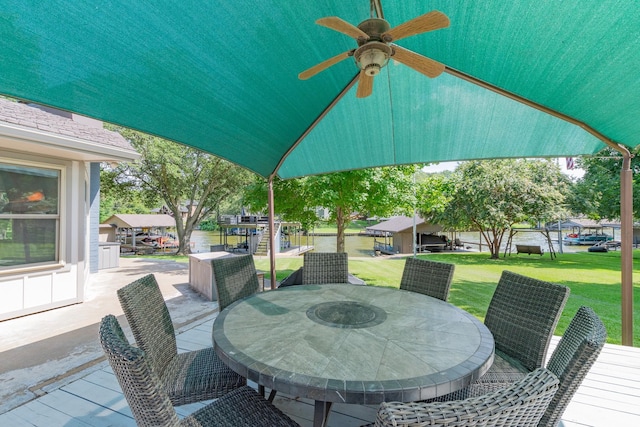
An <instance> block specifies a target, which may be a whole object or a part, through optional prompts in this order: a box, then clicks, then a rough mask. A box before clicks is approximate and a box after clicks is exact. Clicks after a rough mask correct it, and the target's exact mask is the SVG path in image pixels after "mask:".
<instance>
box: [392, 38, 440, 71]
mask: <svg viewBox="0 0 640 427" xmlns="http://www.w3.org/2000/svg"><path fill="white" fill-rule="evenodd" d="M393 50H394V54H393V56H391V58H393V59H395V60H396V61H398V62H402V63H403V64H404V65H406V66H408V67H411V68H413V69H414V70H416V71H418V72H420V73H422V74H424V75H425V76H427V77H431V78H433V77H438V76H439V75H440V74H442V72H443V71H444V69H445V66H444V64H441V63H439V62H438V61H434V60H433V59H431V58H427V57H426V56H422V55H419V54H417V53H415V52H411V51H410V50H407V49H405V48H403V47H400V46H396V45H394V46H393Z"/></svg>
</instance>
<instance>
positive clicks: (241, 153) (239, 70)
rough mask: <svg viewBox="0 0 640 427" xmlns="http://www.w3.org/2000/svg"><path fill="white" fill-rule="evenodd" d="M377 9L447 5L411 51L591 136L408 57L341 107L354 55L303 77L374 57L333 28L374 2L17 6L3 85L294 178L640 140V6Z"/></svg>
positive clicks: (400, 16)
mask: <svg viewBox="0 0 640 427" xmlns="http://www.w3.org/2000/svg"><path fill="white" fill-rule="evenodd" d="M372 4H373V6H378V7H379V8H378V9H379V10H380V11H381V14H382V15H383V16H384V18H385V19H386V20H387V21H388V22H389V23H390V25H391V26H392V27H394V26H396V25H398V24H400V23H403V22H405V21H408V20H410V19H412V18H414V17H416V16H419V15H421V14H424V13H426V12H428V11H430V10H433V9H436V10H440V11H442V12H443V13H445V14H446V15H447V16H448V17H449V19H450V21H451V25H450V27H449V28H445V29H440V30H436V31H432V32H428V33H424V34H420V35H417V36H412V37H407V38H405V39H402V40H400V41H398V44H399V45H401V46H404V47H406V48H408V49H410V50H413V51H415V52H418V53H420V54H423V55H425V56H428V57H431V58H433V59H435V60H437V61H440V62H442V63H443V64H445V65H446V66H447V67H448V68H449V71H451V72H453V73H455V72H456V71H457V72H461V73H464V74H465V75H469V76H472V77H474V78H476V79H479V80H481V81H483V82H486V83H488V84H490V85H492V86H495V87H497V88H500V89H502V90H505V91H507V92H509V93H512V94H515V95H517V96H519V97H522V98H524V99H526V100H529V101H532V102H533V103H536V104H540V105H541V106H544V107H546V108H548V109H551V110H553V111H556V112H558V113H560V114H562V115H566V116H568V117H570V118H572V119H574V120H575V121H577V122H580V123H583V124H584V125H585V126H586V127H587V130H588V131H587V130H585V129H584V128H582V127H580V126H576V125H575V124H570V123H567V122H566V121H564V120H561V119H559V118H557V117H553V116H549V115H548V114H546V113H543V112H541V111H539V110H536V109H532V108H530V107H528V106H524V105H522V104H520V103H519V102H517V101H515V100H513V99H509V98H505V97H503V96H500V95H498V94H496V93H494V92H492V91H488V90H486V89H484V88H482V87H479V86H477V85H475V84H473V83H471V82H469V81H466V80H463V79H460V78H459V77H458V76H457V74H456V75H455V76H454V75H453V74H447V73H445V74H443V75H441V76H440V77H437V78H435V79H429V78H427V77H425V76H424V75H422V74H420V73H418V72H416V71H414V70H413V69H411V68H409V67H407V66H405V65H403V64H399V63H396V62H394V61H391V62H390V63H389V65H388V66H387V67H385V68H383V70H382V72H381V74H380V75H378V76H376V77H375V79H374V88H373V95H372V96H370V97H368V98H364V99H358V98H356V97H355V90H356V88H355V86H353V87H351V88H350V89H348V90H347V91H346V93H345V94H344V96H342V98H340V99H339V100H338V101H337V102H336V103H335V106H333V104H332V102H333V101H334V100H336V98H337V97H338V96H339V95H340V93H341V91H343V90H345V88H347V87H348V86H349V84H350V82H352V80H353V79H354V77H356V76H357V72H358V69H357V67H356V65H355V64H354V61H353V59H352V58H348V59H347V60H345V61H342V62H340V63H339V64H337V65H335V66H333V67H331V68H329V69H327V70H325V71H323V72H321V73H320V74H318V75H316V76H314V77H312V78H311V79H309V80H306V81H303V80H299V79H298V77H297V76H298V73H300V72H301V71H303V70H305V69H307V68H309V67H311V66H313V65H315V64H317V63H319V62H321V61H323V60H325V59H327V58H329V57H331V56H334V55H336V54H338V53H340V52H344V51H347V50H349V49H352V48H354V47H356V46H355V41H354V40H353V39H352V38H350V37H348V36H346V35H344V34H341V33H339V32H336V31H333V30H331V29H328V28H325V27H322V26H319V25H316V24H315V21H316V20H317V19H318V18H321V17H326V16H339V17H341V18H342V19H344V20H345V21H347V22H350V23H353V24H356V25H357V24H358V23H360V22H361V21H363V20H365V19H367V18H369V17H370V16H372V13H374V14H375V13H376V8H375V7H374V8H372V7H371V5H370V1H369V0H351V1H344V0H326V1H322V2H317V1H315V2H311V1H308V0H288V1H275V0H274V1H268V0H261V1H255V0H251V1H248V0H217V1H201V0H198V1H190V0H185V1H180V2H176V1H173V0H165V1H162V0H158V1H153V2H140V1H134V2H132V1H124V0H109V1H100V2H98V1H89V0H78V1H74V2H68V1H66V0H47V1H40V0H15V1H12V0H8V1H4V2H3V5H2V6H1V7H0V93H4V94H7V95H11V96H15V97H18V98H23V99H27V100H31V101H35V102H38V103H42V104H46V105H51V106H55V107H58V108H62V109H66V110H72V111H75V112H78V113H81V114H85V115H88V116H91V117H95V118H99V119H102V120H105V121H107V122H113V123H117V124H120V125H123V126H127V127H131V128H135V129H139V130H142V131H145V132H148V133H152V134H156V135H159V136H162V137H165V138H168V139H171V140H174V141H177V142H181V143H184V144H188V145H191V146H194V147H198V148H202V149H204V150H206V151H209V152H211V153H214V154H216V155H219V156H221V157H224V158H226V159H228V160H231V161H233V162H235V163H237V164H239V165H242V166H245V167H247V168H248V169H250V170H252V171H254V172H256V173H258V174H260V175H262V176H270V175H272V174H275V173H277V174H278V175H279V176H280V177H283V178H288V177H295V176H301V175H308V174H318V173H323V172H328V171H335V170H346V169H353V168H362V167H369V166H380V165H392V164H404V163H417V162H431V161H444V160H465V159H484V158H500V157H545V156H554V157H558V156H569V155H579V154H593V153H595V152H597V151H598V150H600V149H602V148H603V147H604V143H603V142H602V141H601V140H600V139H599V138H598V137H597V136H599V134H601V135H602V136H603V137H604V138H608V139H610V140H612V141H615V142H617V143H622V144H626V145H627V146H629V147H633V146H635V145H636V144H638V143H640V120H638V117H640V114H639V113H640V111H639V110H640V78H639V77H638V74H637V70H638V69H640V46H639V40H640V3H638V2H634V1H619V0H616V1H612V0H593V1H588V0H573V1H558V0H547V1H540V0H537V1H515V2H505V1H503V0H478V1H471V0H468V1H444V0H442V1H437V0H434V1H424V0H417V1H407V0H380V1H373V2H372ZM372 10H373V12H372ZM332 107H333V108H332ZM316 123H317V126H316ZM591 130H594V131H595V133H594V132H591ZM296 144H297V145H296ZM294 145H295V148H294V149H292V147H293V146H294Z"/></svg>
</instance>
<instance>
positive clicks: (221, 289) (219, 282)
mask: <svg viewBox="0 0 640 427" xmlns="http://www.w3.org/2000/svg"><path fill="white" fill-rule="evenodd" d="M211 265H212V266H213V275H214V276H215V279H216V291H217V293H218V307H219V308H220V311H222V310H224V309H225V308H226V307H227V306H228V305H230V304H232V303H234V302H235V301H237V300H239V299H241V298H244V297H248V296H249V295H253V294H255V293H256V292H258V290H259V289H260V282H259V281H258V275H257V274H256V266H255V263H254V262H253V256H252V255H239V256H232V257H225V258H215V259H212V260H211Z"/></svg>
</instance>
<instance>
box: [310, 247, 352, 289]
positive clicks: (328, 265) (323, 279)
mask: <svg viewBox="0 0 640 427" xmlns="http://www.w3.org/2000/svg"><path fill="white" fill-rule="evenodd" d="M302 264H303V268H302V284H303V285H314V284H324V283H349V260H348V255H347V253H346V252H341V253H337V252H305V254H304V260H303V263H302Z"/></svg>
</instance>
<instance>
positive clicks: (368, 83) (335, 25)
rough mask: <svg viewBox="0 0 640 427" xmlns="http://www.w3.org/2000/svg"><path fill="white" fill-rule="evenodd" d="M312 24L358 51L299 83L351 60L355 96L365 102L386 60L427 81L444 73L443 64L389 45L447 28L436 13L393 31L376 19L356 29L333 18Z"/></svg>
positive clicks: (305, 73) (323, 66) (325, 64)
mask: <svg viewBox="0 0 640 427" xmlns="http://www.w3.org/2000/svg"><path fill="white" fill-rule="evenodd" d="M316 24H318V25H322V26H324V27H327V28H331V29H332V30H335V31H338V32H340V33H343V34H346V35H348V36H350V37H353V38H354V39H356V41H357V43H358V48H357V49H351V50H348V51H346V52H343V53H341V54H339V55H336V56H334V57H333V58H329V59H327V60H326V61H323V62H321V63H319V64H317V65H314V66H313V67H311V68H309V69H308V70H305V71H303V72H301V73H300V74H298V78H299V79H301V80H306V79H308V78H310V77H313V76H315V75H316V74H318V73H319V72H321V71H324V70H326V69H327V68H329V67H331V66H332V65H335V64H337V63H338V62H340V61H342V60H343V59H346V58H348V57H349V56H353V57H354V58H355V61H356V64H357V65H358V68H360V75H359V77H358V89H357V91H356V96H357V97H358V98H365V97H367V96H369V95H371V92H372V91H373V78H374V77H375V76H376V75H378V73H379V72H380V69H381V68H383V67H384V66H385V65H387V62H389V59H390V58H393V59H395V60H396V61H398V62H401V63H403V64H405V65H407V66H409V67H411V68H413V69H414V70H416V71H418V72H420V73H422V74H424V75H426V76H428V77H431V78H433V77H437V76H439V75H440V74H441V73H442V72H443V71H444V68H445V67H444V65H443V64H441V63H439V62H437V61H434V60H433V59H430V58H427V57H425V56H422V55H419V54H417V53H415V52H412V51H410V50H408V49H405V48H403V47H400V46H398V45H396V44H393V43H392V42H394V41H397V40H400V39H403V38H405V37H409V36H414V35H416V34H421V33H426V32H428V31H433V30H439V29H441V28H446V27H448V26H449V18H448V17H447V15H445V14H444V13H442V12H439V11H437V10H433V11H431V12H428V13H425V14H424V15H421V16H418V17H417V18H413V19H411V20H409V21H407V22H405V23H403V24H400V25H398V26H397V27H394V28H391V26H390V25H389V23H388V22H387V21H385V20H384V19H380V18H371V19H367V20H365V21H362V22H361V23H360V24H359V25H358V26H357V27H356V26H355V25H352V24H350V23H348V22H346V21H344V20H342V19H340V18H338V17H337V16H329V17H326V18H320V19H318V20H317V21H316Z"/></svg>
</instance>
